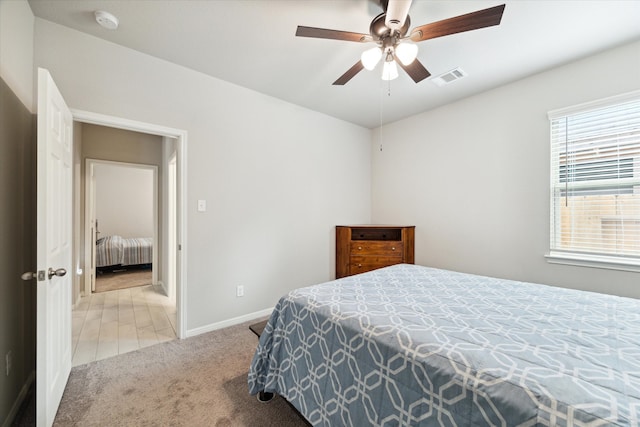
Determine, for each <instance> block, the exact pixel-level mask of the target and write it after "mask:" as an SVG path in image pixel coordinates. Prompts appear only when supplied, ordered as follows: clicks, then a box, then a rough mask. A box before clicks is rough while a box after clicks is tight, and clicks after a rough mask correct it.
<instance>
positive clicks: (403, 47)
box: [396, 43, 418, 65]
mask: <svg viewBox="0 0 640 427" xmlns="http://www.w3.org/2000/svg"><path fill="white" fill-rule="evenodd" d="M417 56H418V45H417V44H413V43H400V44H399V45H398V46H396V57H397V58H398V59H399V60H400V62H402V63H403V64H404V65H409V64H411V63H412V62H413V61H415V59H416V57H417Z"/></svg>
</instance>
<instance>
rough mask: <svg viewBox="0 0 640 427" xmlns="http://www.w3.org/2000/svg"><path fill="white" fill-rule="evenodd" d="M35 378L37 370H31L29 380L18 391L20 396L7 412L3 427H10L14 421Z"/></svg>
mask: <svg viewBox="0 0 640 427" xmlns="http://www.w3.org/2000/svg"><path fill="white" fill-rule="evenodd" d="M35 379H36V371H31V373H30V374H29V378H27V381H26V382H25V383H24V385H23V386H22V389H20V393H18V397H16V400H15V402H13V406H12V407H11V410H10V411H9V413H8V414H7V418H5V420H4V423H2V427H9V426H10V425H11V423H13V421H14V419H15V417H16V415H17V414H18V411H19V410H20V405H22V402H24V398H25V396H26V395H27V393H28V392H29V387H31V384H33V382H34V381H35Z"/></svg>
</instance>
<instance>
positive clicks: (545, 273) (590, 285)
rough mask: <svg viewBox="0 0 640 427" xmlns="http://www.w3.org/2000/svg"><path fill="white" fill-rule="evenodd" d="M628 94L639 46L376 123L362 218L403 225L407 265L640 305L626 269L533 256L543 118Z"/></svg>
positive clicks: (544, 240) (545, 198)
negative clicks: (410, 248) (407, 236)
mask: <svg viewBox="0 0 640 427" xmlns="http://www.w3.org/2000/svg"><path fill="white" fill-rule="evenodd" d="M614 76H615V77H614ZM470 78H472V77H470ZM460 83H462V82H460ZM453 84H458V82H455V83H453ZM637 89H640V42H636V43H632V44H629V45H626V46H622V47H619V48H617V49H612V50H608V51H605V52H602V53H599V54H597V55H594V56H591V57H589V58H585V59H583V60H580V61H577V62H574V63H571V64H567V65H565V66H562V67H559V68H556V69H553V70H550V71H547V72H544V73H541V74H538V75H535V76H532V77H529V78H526V79H523V80H520V81H517V82H514V83H511V84H508V85H505V86H502V87H499V88H497V89H494V90H490V91H487V92H484V93H482V94H480V95H477V96H474V97H470V98H467V99H464V100H461V101H459V102H456V103H453V104H450V105H446V106H444V107H442V108H439V109H436V110H433V111H429V112H426V113H423V114H419V115H416V116H414V117H410V118H408V119H405V120H402V121H399V122H396V123H393V124H390V125H388V126H385V127H384V128H383V129H382V132H379V131H375V132H373V134H374V139H375V141H374V144H373V147H372V156H373V174H372V176H373V182H372V185H373V196H372V197H373V213H372V216H373V220H374V221H376V222H398V223H402V224H405V223H408V224H415V225H416V262H417V263H419V264H423V265H429V266H434V267H441V268H447V269H452V270H459V271H463V272H469V273H478V274H484V275H489V276H497V277H505V278H510V279H518V280H525V281H532V282H539V283H546V284H550V285H557V286H564V287H570V288H579V289H584V290H590V291H598V292H604V293H612V294H618V295H625V296H632V297H636V298H640V286H638V284H639V283H640V280H639V279H640V275H639V274H638V273H632V272H622V271H613V270H604V269H598V268H588V267H574V266H567V265H554V264H549V263H547V262H546V260H545V258H544V255H545V254H546V253H548V252H549V241H550V237H549V227H550V225H549V218H550V214H549V198H550V195H549V185H550V184H549V183H550V178H549V164H550V154H549V145H550V144H549V120H548V118H547V112H548V111H551V110H554V109H558V108H562V107H568V106H571V105H577V104H580V103H584V102H588V101H592V100H597V99H601V98H606V97H609V96H613V95H617V94H620V93H625V92H629V91H632V90H637ZM442 90H446V86H445V87H443V88H442ZM380 134H382V135H383V136H384V135H387V136H389V135H393V137H392V138H391V137H386V138H384V140H383V145H384V150H383V151H382V152H381V151H379V150H378V149H377V147H378V138H379V135H380Z"/></svg>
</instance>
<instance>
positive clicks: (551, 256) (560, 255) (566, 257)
mask: <svg viewBox="0 0 640 427" xmlns="http://www.w3.org/2000/svg"><path fill="white" fill-rule="evenodd" d="M638 100H640V90H636V91H632V92H628V93H625V94H621V95H616V96H612V97H608V98H604V99H600V100H596V101H592V102H586V103H583V104H579V105H575V106H571V107H566V108H561V109H557V110H552V111H549V112H548V114H547V115H548V119H549V127H550V129H549V149H550V152H549V159H550V164H551V166H550V174H549V178H550V194H549V196H550V197H549V200H550V206H549V221H550V224H549V252H548V253H547V254H545V259H546V261H547V262H548V263H551V264H564V265H572V266H582V267H592V268H604V269H612V270H623V271H634V272H640V255H632V256H630V255H620V254H610V255H608V254H597V253H590V252H581V251H579V250H575V249H573V250H571V249H569V250H559V249H555V248H554V244H553V239H554V236H555V233H556V232H557V230H556V227H558V226H559V225H558V224H556V223H555V221H554V217H555V216H556V215H554V209H556V208H557V207H556V205H555V204H554V198H555V197H556V196H555V194H554V193H555V191H556V190H557V187H556V186H555V184H554V178H557V177H555V174H556V171H554V158H553V154H554V152H553V140H552V128H551V124H552V122H553V120H556V119H559V118H561V117H566V116H571V115H576V114H580V113H584V112H587V111H591V110H595V109H600V108H605V107H609V106H614V105H617V104H622V103H625V102H629V101H638ZM594 161H600V160H594ZM557 167H559V166H557ZM566 168H567V166H565V171H566ZM557 173H560V174H561V171H560V169H559V170H558V172H557ZM565 176H566V172H565ZM565 180H566V178H565ZM607 181H608V180H607ZM625 181H629V182H631V181H635V182H637V181H638V178H620V179H616V180H615V182H616V183H617V184H619V183H623V182H625ZM591 182H592V183H593V181H591ZM588 183H589V181H577V182H574V183H572V184H571V185H570V186H572V187H581V186H588Z"/></svg>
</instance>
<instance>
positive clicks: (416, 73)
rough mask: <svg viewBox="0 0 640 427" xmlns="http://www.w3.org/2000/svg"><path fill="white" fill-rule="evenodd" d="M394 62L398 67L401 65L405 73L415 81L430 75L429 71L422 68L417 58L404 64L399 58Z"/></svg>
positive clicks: (417, 81)
mask: <svg viewBox="0 0 640 427" xmlns="http://www.w3.org/2000/svg"><path fill="white" fill-rule="evenodd" d="M396 62H397V63H398V65H399V66H400V67H402V69H403V70H404V71H406V72H407V74H409V76H410V77H411V78H412V79H413V81H414V82H416V83H419V82H421V81H422V80H424V79H426V78H427V77H429V76H430V75H431V73H430V72H429V71H427V69H426V68H424V65H422V63H421V62H420V61H418V60H417V59H414V60H413V62H412V63H411V64H409V65H404V64H403V63H402V61H399V60H398V61H396Z"/></svg>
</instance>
